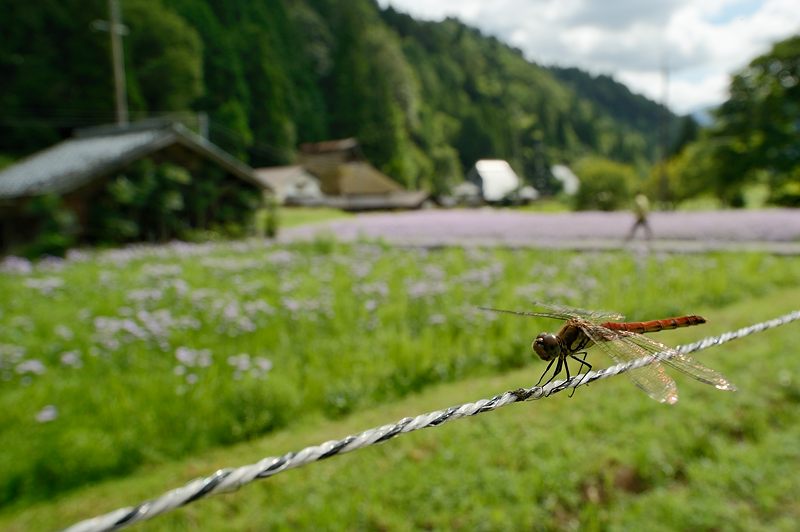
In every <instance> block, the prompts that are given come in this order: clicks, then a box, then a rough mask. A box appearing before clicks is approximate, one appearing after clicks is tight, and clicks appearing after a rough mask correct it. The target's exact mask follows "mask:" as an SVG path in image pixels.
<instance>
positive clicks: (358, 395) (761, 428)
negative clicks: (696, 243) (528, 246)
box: [0, 240, 800, 529]
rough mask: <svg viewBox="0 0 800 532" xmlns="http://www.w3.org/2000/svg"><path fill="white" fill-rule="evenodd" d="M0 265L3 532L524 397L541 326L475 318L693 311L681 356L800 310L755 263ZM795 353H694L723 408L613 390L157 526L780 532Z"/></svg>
mask: <svg viewBox="0 0 800 532" xmlns="http://www.w3.org/2000/svg"><path fill="white" fill-rule="evenodd" d="M3 268H4V272H3V273H2V274H0V292H1V293H3V294H4V298H3V301H2V304H1V305H2V306H0V326H2V330H3V333H2V338H0V442H2V446H3V449H4V452H3V453H2V454H0V461H1V462H0V470H2V471H3V472H4V474H3V476H2V479H0V482H2V485H0V505H2V506H3V507H4V509H3V510H0V525H2V526H0V528H11V529H27V528H30V527H39V526H41V527H43V528H51V527H58V526H63V525H67V524H69V523H70V522H72V521H74V520H76V519H80V518H85V517H89V516H91V515H94V514H97V513H100V512H103V511H108V510H111V509H114V508H115V507H117V506H121V505H127V504H132V503H136V502H139V500H140V499H145V498H149V497H152V496H155V495H157V494H159V493H161V492H162V491H164V490H166V489H169V488H173V487H176V486H178V485H180V484H182V483H184V482H185V481H187V480H189V479H190V478H192V477H195V476H198V475H205V474H208V473H210V472H212V471H213V470H214V469H215V468H217V467H227V466H234V465H240V464H243V463H248V462H251V461H255V460H257V459H259V458H261V457H263V456H268V455H275V454H280V453H283V452H285V451H288V450H297V449H299V448H300V447H302V446H305V445H309V444H314V443H319V442H321V441H324V440H327V439H331V438H334V437H340V436H343V435H344V434H347V433H350V432H356V431H359V430H362V429H365V428H369V427H370V426H373V425H378V424H383V423H385V422H389V421H393V420H395V419H398V418H400V417H404V416H406V415H413V414H417V413H421V412H423V411H427V410H432V409H436V408H441V407H444V406H449V405H451V404H455V403H460V402H464V401H469V400H475V399H478V398H480V397H483V396H490V395H493V394H495V393H498V392H502V391H504V390H505V389H509V388H516V387H519V386H523V385H531V384H532V383H534V382H535V381H536V379H538V375H539V373H540V372H541V371H542V370H543V367H542V365H541V364H540V363H537V362H535V361H534V360H533V358H532V355H530V354H529V351H528V350H529V347H528V346H529V343H530V338H531V336H533V335H535V333H537V332H539V330H541V329H547V328H552V327H553V324H552V323H546V322H541V321H538V322H537V321H534V320H524V319H519V318H515V317H512V316H509V317H505V316H502V317H501V316H497V315H487V314H485V313H483V312H481V311H478V310H477V309H476V307H477V306H479V305H492V306H498V307H506V308H516V309H525V308H528V307H530V301H531V300H534V299H536V300H545V301H552V302H559V303H564V304H570V305H576V306H582V307H587V308H604V309H614V310H619V311H622V312H624V313H626V314H627V315H629V316H630V317H631V318H643V319H647V318H652V317H664V316H666V315H674V314H677V313H686V312H693V313H702V314H704V315H706V317H707V318H708V319H709V321H710V324H709V325H708V326H705V327H704V328H695V329H693V330H692V329H690V330H686V331H672V332H671V333H670V334H669V335H667V334H666V333H665V334H664V335H663V336H662V339H663V340H665V341H668V342H673V343H678V342H683V341H688V340H691V339H696V338H699V337H701V336H704V335H706V334H711V333H714V332H721V331H724V330H728V329H730V328H732V327H735V326H741V325H746V324H749V323H752V322H755V321H760V320H762V319H766V318H770V317H774V316H775V315H777V314H778V313H780V312H782V311H785V310H789V309H790V308H793V307H796V306H797V303H796V302H797V301H800V291H798V289H797V279H798V275H799V274H800V261H798V260H797V259H795V258H791V257H776V256H766V255H758V254H724V253H723V254H709V255H675V256H672V255H656V256H633V255H630V254H625V253H592V254H586V253H573V252H547V253H546V254H543V253H540V252H537V251H536V250H504V249H496V250H489V249H486V250H483V249H480V250H463V249H458V248H452V249H443V250H437V251H425V250H407V249H406V250H403V249H395V248H390V247H385V246H381V245H379V244H375V243H359V244H352V245H345V244H339V243H336V242H334V241H331V240H318V241H316V242H312V243H308V244H296V245H287V246H269V245H264V244H263V243H261V242H258V241H250V242H239V243H228V244H212V245H195V246H185V245H175V246H167V247H161V248H142V249H131V250H120V251H113V252H105V253H102V254H99V255H96V256H79V257H77V258H76V260H71V261H68V262H50V263H42V264H40V265H37V266H36V267H34V268H32V269H30V270H29V269H28V265H26V264H24V263H16V264H15V263H10V262H6V263H4V266H3ZM799 337H800V334H798V332H797V326H796V325H789V326H786V327H784V328H782V329H781V330H779V331H771V332H768V333H764V334H763V335H762V336H761V337H759V338H754V339H748V340H745V341H740V342H738V343H736V344H735V345H734V344H727V345H726V346H724V347H721V348H718V349H717V350H715V351H714V350H712V351H706V352H703V353H702V354H700V355H698V356H699V357H701V358H702V359H703V360H705V361H707V363H708V364H710V365H712V366H713V367H715V368H718V369H719V370H720V371H722V372H723V373H725V374H726V376H728V377H729V378H730V379H731V380H732V381H733V382H735V383H736V384H737V385H739V386H740V388H741V391H740V392H737V393H736V394H727V393H723V392H718V391H716V390H713V389H711V388H710V387H707V386H703V385H701V384H699V383H694V382H687V380H686V379H681V378H680V377H679V378H678V380H679V386H680V390H681V394H682V395H681V402H680V403H679V404H678V405H677V406H676V407H666V406H664V405H660V404H658V403H655V402H653V401H651V400H649V399H648V398H647V397H646V396H645V395H644V394H642V393H641V392H639V391H638V390H637V389H636V388H635V387H634V386H632V385H631V384H630V383H629V382H627V380H626V379H625V378H624V377H623V378H617V379H614V380H613V382H606V383H598V384H597V385H592V386H589V387H588V388H585V389H581V390H579V391H578V393H577V394H576V396H575V397H574V398H573V399H571V400H569V399H567V398H566V397H554V398H550V399H547V400H544V401H540V402H537V403H533V404H527V405H524V406H513V407H510V408H507V409H505V410H504V411H501V412H497V413H494V414H485V415H483V416H479V417H478V418H474V419H471V420H466V421H459V422H456V423H454V424H452V425H450V426H448V427H442V428H440V429H436V430H435V431H432V430H431V431H425V432H424V433H422V434H418V435H410V436H407V437H404V438H403V439H401V440H397V441H392V442H389V443H387V444H385V445H383V446H381V447H379V448H377V449H370V450H365V451H359V452H357V453H355V454H353V455H350V456H346V457H340V458H335V459H333V460H331V461H328V462H327V463H322V464H314V465H311V466H309V467H307V468H304V469H303V470H299V471H293V472H288V473H284V474H281V475H279V476H278V477H276V478H274V479H270V480H267V481H263V482H261V483H259V484H258V485H256V486H250V487H248V488H245V490H243V491H242V492H241V493H238V494H234V495H228V496H224V497H221V498H218V499H217V500H216V501H204V502H198V503H196V504H195V505H192V507H190V508H186V509H183V510H181V511H179V512H176V513H174V514H172V515H170V516H166V517H162V518H158V519H156V521H153V523H152V525H150V526H152V527H153V528H156V529H160V528H162V527H163V528H164V529H175V528H187V529H191V528H197V527H200V526H203V527H210V528H227V527H229V526H237V527H240V528H245V529H260V528H264V527H268V526H269V527H277V528H280V527H287V528H290V527H296V526H306V527H312V526H314V525H315V524H320V523H326V524H327V525H328V526H332V527H336V528H343V529H345V528H353V527H360V528H368V529H373V528H374V529H385V528H390V529H406V528H425V527H433V528H458V527H462V528H464V529H481V528H482V529H504V528H510V527H512V526H515V527H516V526H523V527H525V528H536V527H542V528H570V527H573V526H576V525H577V524H586V525H588V524H593V525H596V526H598V527H601V528H606V527H609V528H614V527H620V528H627V527H629V526H633V525H635V524H637V523H638V524H642V523H644V522H648V523H655V524H658V523H663V524H664V526H665V527H666V528H670V527H674V528H688V527H698V526H699V527H703V528H727V527H726V526H725V525H726V524H727V525H730V527H731V528H742V529H745V528H747V529H752V526H750V525H761V526H763V527H765V528H773V527H776V528H781V527H786V526H787V525H788V524H790V523H792V522H793V519H795V518H797V517H798V507H797V504H796V501H795V499H796V498H794V497H792V496H791V493H792V492H794V493H796V492H797V488H798V486H797V484H798V480H797V479H796V478H795V477H796V475H787V474H786V471H792V470H796V469H797V466H798V464H799V463H800V461H798V453H800V451H799V450H798V447H797V446H796V445H793V444H791V443H792V442H796V441H797V436H798V434H797V430H798V429H797V428H796V427H797V426H798V424H797V423H796V421H797V417H798V416H797V414H796V412H795V410H796V403H797V401H798V399H800V384H798V381H797V378H796V375H797V374H798V372H797V370H798V369H800V368H799V367H798V364H799V363H798V361H797V360H798V357H796V356H795V353H796V349H797V348H796V344H797V339H798V338H799ZM793 350H794V351H793ZM606 363H607V361H599V366H603V365H605V364H606ZM596 367H598V366H597V365H596ZM442 383H449V384H442ZM265 435H266V436H265ZM242 442H245V443H242ZM123 477H124V478H123ZM115 479H116V480H115ZM99 481H103V482H101V483H99V484H97V485H96V486H89V487H86V486H85V485H87V484H92V483H96V482H99ZM652 505H655V506H652ZM648 528H651V529H652V526H650V527H648Z"/></svg>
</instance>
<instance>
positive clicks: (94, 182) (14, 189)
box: [0, 121, 269, 251]
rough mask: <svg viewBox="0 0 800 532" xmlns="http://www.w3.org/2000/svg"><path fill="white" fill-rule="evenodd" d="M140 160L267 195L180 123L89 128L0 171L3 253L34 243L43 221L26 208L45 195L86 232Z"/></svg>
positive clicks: (203, 218) (242, 168)
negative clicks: (102, 197)
mask: <svg viewBox="0 0 800 532" xmlns="http://www.w3.org/2000/svg"><path fill="white" fill-rule="evenodd" d="M141 159H151V160H153V161H154V162H157V163H162V162H169V163H172V164H175V165H176V166H181V167H183V168H185V169H186V170H187V171H188V172H189V174H190V175H192V176H197V178H198V179H200V178H202V176H200V175H198V173H199V172H200V173H201V172H202V169H204V168H207V167H213V168H216V169H217V171H221V172H222V175H223V180H224V181H223V182H229V183H231V185H232V188H237V187H242V188H246V189H249V190H250V191H252V194H251V195H253V196H256V195H257V196H258V197H260V196H261V195H262V194H263V193H264V192H263V191H265V190H267V191H268V190H269V189H268V188H266V187H265V185H263V184H261V183H260V182H259V181H258V180H257V179H256V177H255V175H254V174H253V170H252V169H251V168H250V167H248V166H247V165H245V164H244V163H242V162H241V161H239V160H237V159H236V158H234V157H232V156H231V155H229V154H227V153H226V152H224V151H223V150H221V149H220V148H218V147H217V146H215V145H214V144H212V143H211V142H209V141H208V140H206V139H204V138H203V137H201V136H199V135H197V134H195V133H193V132H192V131H190V130H188V129H187V128H185V127H183V126H181V125H179V124H175V123H168V122H163V121H154V122H143V123H139V124H132V125H130V126H126V127H124V128H121V127H118V126H105V127H98V128H91V129H87V130H83V131H79V132H78V133H77V134H76V136H75V137H73V138H70V139H67V140H65V141H63V142H60V143H58V144H56V145H54V146H52V147H50V148H47V149H45V150H43V151H40V152H38V153H35V154H33V155H31V156H29V157H27V158H25V159H23V160H21V161H20V162H18V163H16V164H14V165H12V166H10V167H8V168H6V169H4V170H2V171H0V251H3V250H7V249H8V248H9V247H10V246H12V245H17V244H23V243H24V242H25V241H26V240H30V239H31V238H33V236H34V235H35V234H36V232H37V231H38V229H37V226H38V223H39V222H38V221H37V220H36V218H35V215H34V214H32V213H31V212H29V210H30V209H28V208H27V206H28V204H29V203H30V202H31V201H32V200H33V199H35V198H37V197H41V196H45V195H54V196H58V197H60V198H61V201H62V203H63V205H64V206H65V207H66V208H67V209H69V210H70V211H71V212H72V213H73V214H74V215H75V217H76V219H77V222H78V225H79V227H80V231H81V232H82V233H85V232H86V230H87V228H88V227H87V224H88V221H89V217H90V212H91V209H92V206H93V205H94V204H95V202H96V199H97V198H98V194H100V193H102V192H103V191H104V190H105V188H106V186H105V185H106V184H107V183H108V182H109V181H110V180H111V179H112V178H114V177H116V176H118V175H119V174H120V173H121V172H123V171H125V169H126V168H128V167H129V166H130V165H132V164H133V163H135V162H137V161H139V160H141ZM212 208H214V207H212ZM193 214H197V220H195V221H193V223H196V224H197V225H201V226H202V224H205V223H207V222H209V221H210V220H211V219H212V218H213V213H212V214H207V213H206V212H197V213H194V212H193Z"/></svg>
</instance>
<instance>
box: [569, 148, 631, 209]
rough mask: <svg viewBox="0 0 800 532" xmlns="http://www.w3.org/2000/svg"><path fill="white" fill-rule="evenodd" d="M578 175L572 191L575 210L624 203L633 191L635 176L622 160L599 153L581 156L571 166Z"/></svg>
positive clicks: (613, 207)
mask: <svg viewBox="0 0 800 532" xmlns="http://www.w3.org/2000/svg"><path fill="white" fill-rule="evenodd" d="M574 171H575V174H576V175H577V176H578V178H579V179H580V188H579V189H578V192H577V194H575V208H576V209H577V210H593V209H597V210H601V211H612V210H615V209H619V208H622V207H625V206H627V205H628V204H629V203H630V201H631V198H632V197H633V193H634V192H636V187H637V183H638V176H637V175H636V172H635V170H634V169H633V168H632V167H631V166H629V165H625V164H621V163H617V162H614V161H611V160H608V159H603V158H601V157H585V158H583V159H581V160H580V161H578V162H577V163H576V164H575V167H574Z"/></svg>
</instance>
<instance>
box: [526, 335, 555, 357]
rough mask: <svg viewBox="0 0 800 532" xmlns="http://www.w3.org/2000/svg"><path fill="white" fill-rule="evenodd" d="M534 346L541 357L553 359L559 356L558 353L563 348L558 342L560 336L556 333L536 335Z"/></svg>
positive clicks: (534, 349)
mask: <svg viewBox="0 0 800 532" xmlns="http://www.w3.org/2000/svg"><path fill="white" fill-rule="evenodd" d="M531 347H532V348H533V351H534V353H536V354H537V355H539V358H541V359H542V360H545V361H547V360H553V359H554V358H556V357H558V353H559V351H560V350H561V348H560V347H559V344H558V338H556V336H555V335H554V334H547V333H542V334H540V335H539V336H537V337H536V340H534V341H533V345H531Z"/></svg>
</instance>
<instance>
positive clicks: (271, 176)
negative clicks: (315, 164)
mask: <svg viewBox="0 0 800 532" xmlns="http://www.w3.org/2000/svg"><path fill="white" fill-rule="evenodd" d="M254 173H255V176H256V179H258V181H259V182H260V183H262V184H263V185H264V186H266V187H268V188H270V189H272V190H273V191H274V193H275V199H276V200H277V201H278V202H279V203H281V204H283V205H308V206H311V205H322V204H323V203H324V202H325V196H324V195H323V194H322V189H321V188H320V183H319V179H317V178H316V177H314V176H313V175H311V174H310V173H309V172H307V171H306V170H305V168H303V167H302V166H299V165H294V166H274V167H270V168H258V169H256V170H255V171H254Z"/></svg>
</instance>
